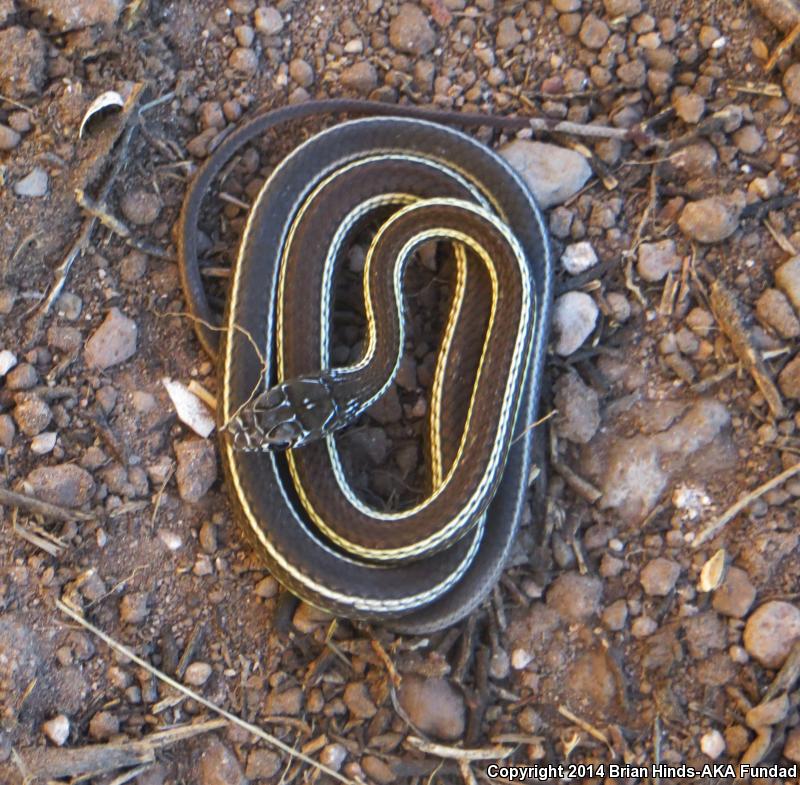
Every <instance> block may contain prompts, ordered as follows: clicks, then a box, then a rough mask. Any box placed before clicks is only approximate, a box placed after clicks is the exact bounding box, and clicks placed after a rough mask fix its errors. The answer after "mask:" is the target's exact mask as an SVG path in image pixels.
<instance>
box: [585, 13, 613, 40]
mask: <svg viewBox="0 0 800 785" xmlns="http://www.w3.org/2000/svg"><path fill="white" fill-rule="evenodd" d="M610 34H611V31H610V30H609V29H608V25H607V24H606V23H605V22H604V21H603V20H602V19H600V18H598V17H596V16H595V15H594V14H589V15H588V16H587V17H586V18H585V19H584V20H583V24H582V25H581V30H580V32H579V33H578V38H579V39H580V42H581V43H582V44H583V45H584V46H585V47H586V48H587V49H602V48H603V47H604V46H605V44H606V41H608V37H609V35H610Z"/></svg>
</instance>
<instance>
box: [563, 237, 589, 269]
mask: <svg viewBox="0 0 800 785" xmlns="http://www.w3.org/2000/svg"><path fill="white" fill-rule="evenodd" d="M561 264H563V265H564V269H565V270H566V271H567V272H568V273H569V274H570V275H578V274H580V273H583V272H586V270H588V269H589V268H591V267H594V266H595V265H596V264H597V254H596V253H595V251H594V248H592V244H591V243H590V242H586V241H583V242H580V243H572V245H568V246H567V247H566V248H565V249H564V253H563V254H561Z"/></svg>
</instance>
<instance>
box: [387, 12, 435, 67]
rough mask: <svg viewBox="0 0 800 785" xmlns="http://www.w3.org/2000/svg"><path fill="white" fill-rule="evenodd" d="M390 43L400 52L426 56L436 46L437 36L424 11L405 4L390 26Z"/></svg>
mask: <svg viewBox="0 0 800 785" xmlns="http://www.w3.org/2000/svg"><path fill="white" fill-rule="evenodd" d="M389 42H390V43H391V45H392V46H393V47H394V48H395V49H397V51H398V52H407V53H408V54H412V55H424V54H427V53H428V52H430V51H431V49H433V47H434V46H435V45H436V36H435V34H434V32H433V29H432V28H431V26H430V24H428V18H427V17H426V16H425V14H424V13H423V11H422V9H421V8H420V7H419V6H417V5H413V4H412V3H403V5H401V6H400V12H399V13H398V14H397V16H396V17H395V18H394V19H392V22H391V24H390V25H389Z"/></svg>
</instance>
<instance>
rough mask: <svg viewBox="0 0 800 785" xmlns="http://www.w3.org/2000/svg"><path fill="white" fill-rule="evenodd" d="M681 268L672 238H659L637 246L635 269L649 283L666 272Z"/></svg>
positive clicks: (660, 277)
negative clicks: (637, 254) (637, 255)
mask: <svg viewBox="0 0 800 785" xmlns="http://www.w3.org/2000/svg"><path fill="white" fill-rule="evenodd" d="M680 269H681V257H680V256H679V255H678V254H677V253H676V252H675V241H674V240H661V241H660V242H657V243H642V244H641V245H640V246H639V260H638V262H637V264H636V270H637V272H638V273H639V275H640V276H641V277H642V278H643V279H644V280H645V281H648V282H649V283H656V282H657V281H660V280H661V279H662V278H664V277H665V276H666V275H667V273H670V272H676V271H677V270H680Z"/></svg>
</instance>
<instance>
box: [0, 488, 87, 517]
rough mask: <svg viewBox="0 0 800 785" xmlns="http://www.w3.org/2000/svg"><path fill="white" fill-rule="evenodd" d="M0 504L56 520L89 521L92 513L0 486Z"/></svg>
mask: <svg viewBox="0 0 800 785" xmlns="http://www.w3.org/2000/svg"><path fill="white" fill-rule="evenodd" d="M0 504H6V505H8V506H10V507H19V508H20V509H21V510H28V511H29V512H33V513H36V514H37V515H44V516H45V518H54V519H55V520H58V521H91V520H94V516H93V515H88V514H87V513H85V512H81V511H80V510H72V509H70V508H69V507H61V506H59V505H57V504H50V503H49V502H43V501H41V500H40V499H37V498H36V497H34V496H28V494H26V493H17V492H16V491H9V490H8V489H7V488H0Z"/></svg>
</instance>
